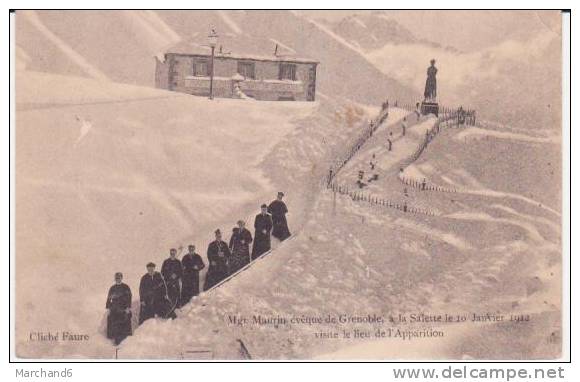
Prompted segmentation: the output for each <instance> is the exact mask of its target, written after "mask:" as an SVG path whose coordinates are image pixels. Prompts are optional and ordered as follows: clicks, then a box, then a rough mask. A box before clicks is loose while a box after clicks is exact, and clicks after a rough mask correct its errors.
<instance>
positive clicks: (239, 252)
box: [229, 220, 253, 274]
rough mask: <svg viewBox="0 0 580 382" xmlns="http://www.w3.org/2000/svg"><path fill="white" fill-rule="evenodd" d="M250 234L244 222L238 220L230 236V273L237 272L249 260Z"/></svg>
mask: <svg viewBox="0 0 580 382" xmlns="http://www.w3.org/2000/svg"><path fill="white" fill-rule="evenodd" d="M252 241H253V239H252V234H251V233H250V231H248V229H247V228H246V222H244V221H243V220H238V226H237V227H234V228H233V230H232V237H231V238H230V251H231V252H232V257H231V259H230V267H229V271H230V274H232V273H235V272H237V271H238V270H240V269H241V268H243V267H244V266H245V265H246V264H248V263H249V262H250V244H251V243H252Z"/></svg>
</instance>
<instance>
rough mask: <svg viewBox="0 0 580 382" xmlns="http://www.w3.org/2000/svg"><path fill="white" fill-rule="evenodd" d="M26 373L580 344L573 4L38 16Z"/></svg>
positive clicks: (19, 23) (19, 66)
mask: <svg viewBox="0 0 580 382" xmlns="http://www.w3.org/2000/svg"><path fill="white" fill-rule="evenodd" d="M14 19H15V24H16V25H15V28H14V31H15V42H14V46H13V49H14V51H15V67H14V68H13V69H14V76H15V87H16V89H15V109H16V114H15V128H14V131H15V164H14V171H15V182H16V183H15V184H16V187H15V211H14V213H15V246H16V250H15V266H14V280H15V284H14V285H13V288H14V293H15V294H14V297H15V317H14V318H15V322H14V327H15V329H14V330H15V333H14V340H15V356H16V357H18V358H19V359H46V360H57V359H83V360H103V359H123V360H152V359H153V360H403V359H404V360H536V359H549V360H553V359H559V358H560V357H561V356H562V354H563V350H562V344H563V341H564V340H563V335H564V334H563V318H562V312H563V310H564V306H565V304H567V302H566V301H565V300H563V298H562V293H563V288H565V287H566V286H563V283H562V280H563V253H562V252H563V251H562V214H563V211H562V209H563V208H562V198H563V196H562V147H563V144H562V14H561V12H559V11H453V10H448V11H434V10H430V11H422V10H414V11H411V10H408V11H396V10H381V11H379V10H376V11H356V10H351V11H346V10H342V11H331V10H327V11H315V10H311V11H307V10H302V11H287V10H283V11H282V10H280V11H249V10H248V11H244V10H237V11H232V10H228V11H225V10H224V11H221V10H207V11H194V10H190V11H185V10H171V11H170V10H166V11H164V10H156V11H149V10H130V11H129V10H127V11H112V10H110V11H105V10H102V11H98V10H75V11H72V10H70V11H67V10H60V11H56V10H42V11H41V10H38V11H35V10H23V11H19V10H17V11H15V15H14Z"/></svg>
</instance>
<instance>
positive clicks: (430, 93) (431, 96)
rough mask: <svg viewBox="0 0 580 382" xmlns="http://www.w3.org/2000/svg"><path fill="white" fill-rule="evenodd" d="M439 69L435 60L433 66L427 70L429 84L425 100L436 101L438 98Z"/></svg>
mask: <svg viewBox="0 0 580 382" xmlns="http://www.w3.org/2000/svg"><path fill="white" fill-rule="evenodd" d="M436 75H437V68H436V67H435V60H431V66H430V67H429V68H427V82H426V83H425V94H424V95H425V100H426V101H427V100H429V101H434V100H435V99H436V98H437V79H436V78H435V76H436Z"/></svg>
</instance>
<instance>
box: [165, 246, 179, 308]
mask: <svg viewBox="0 0 580 382" xmlns="http://www.w3.org/2000/svg"><path fill="white" fill-rule="evenodd" d="M176 256H177V250H176V249H175V248H171V249H170V250H169V259H165V261H163V265H162V266H161V275H162V276H163V278H164V279H165V284H166V285H167V295H168V296H169V301H171V306H172V307H173V309H175V308H179V307H180V302H181V276H183V268H182V267H181V261H179V259H178V258H177V257H176Z"/></svg>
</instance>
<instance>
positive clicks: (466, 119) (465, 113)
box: [392, 101, 476, 126]
mask: <svg viewBox="0 0 580 382" xmlns="http://www.w3.org/2000/svg"><path fill="white" fill-rule="evenodd" d="M392 106H393V107H398V108H401V109H404V110H407V111H408V112H410V113H413V112H420V110H419V109H418V108H417V104H411V103H399V102H398V101H395V103H394V104H393V105H392ZM420 107H421V104H419V108H420ZM450 116H452V117H453V118H457V119H461V122H462V123H463V124H465V125H468V126H475V124H476V113H475V110H473V109H463V108H459V107H449V106H445V105H440V106H439V117H443V118H448V117H450Z"/></svg>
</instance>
